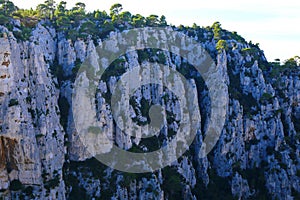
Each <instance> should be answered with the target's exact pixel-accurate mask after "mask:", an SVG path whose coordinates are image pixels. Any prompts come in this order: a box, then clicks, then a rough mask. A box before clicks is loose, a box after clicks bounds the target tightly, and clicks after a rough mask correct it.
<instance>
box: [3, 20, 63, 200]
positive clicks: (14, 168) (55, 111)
mask: <svg viewBox="0 0 300 200" xmlns="http://www.w3.org/2000/svg"><path fill="white" fill-rule="evenodd" d="M1 29H2V31H3V32H6V33H7V34H5V36H4V37H3V38H0V49H1V52H0V60H2V61H3V62H2V65H1V80H0V82H1V84H0V85H1V88H0V91H1V97H0V108H1V118H0V119H1V124H0V125H1V145H0V148H1V179H0V180H1V181H0V189H1V191H5V190H6V189H9V188H10V189H11V190H16V189H17V188H15V187H16V185H15V184H12V183H16V182H18V183H20V184H21V186H20V187H22V188H24V189H26V188H27V187H31V188H32V189H33V191H35V192H34V196H32V197H34V198H46V197H48V198H50V199H56V198H58V199H64V198H65V189H64V182H63V180H62V168H63V163H64V154H65V147H64V131H63V128H62V127H61V125H60V123H59V121H60V117H59V108H58V105H57V99H58V95H59V91H58V90H57V89H56V88H55V86H54V82H53V80H52V78H51V74H50V73H49V64H48V63H47V62H51V61H53V59H54V56H55V54H56V49H55V47H56V46H55V43H54V41H53V35H51V33H50V32H51V31H48V30H47V29H46V28H44V27H43V26H38V27H37V28H36V30H35V31H34V32H33V37H32V40H33V42H28V41H27V42H22V43H17V41H16V39H15V38H14V36H13V35H12V34H11V33H9V32H8V31H7V29H5V28H4V27H1ZM44 43H47V45H45V44H44ZM14 180H15V182H13V181H14ZM1 195H4V196H5V193H4V194H1ZM8 195H10V196H11V198H18V195H20V194H18V193H10V194H8Z"/></svg>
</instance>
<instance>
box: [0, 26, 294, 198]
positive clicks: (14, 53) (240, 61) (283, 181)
mask: <svg viewBox="0 0 300 200" xmlns="http://www.w3.org/2000/svg"><path fill="white" fill-rule="evenodd" d="M0 30H1V32H3V33H4V34H3V37H1V38H0V64H1V65H0V110H1V113H0V131H1V134H0V195H2V196H3V197H5V198H20V196H22V195H25V196H26V195H27V196H29V198H32V199H65V198H73V197H74V195H75V196H76V195H78V194H83V193H84V195H85V196H83V197H82V198H113V199H172V197H173V198H176V197H178V198H179V197H180V198H184V199H197V198H198V199H199V198H202V197H203V198H205V197H207V198H210V199H212V198H213V197H216V196H214V195H218V194H222V195H224V196H223V197H224V198H226V197H228V198H229V197H231V198H234V197H235V198H238V199H246V198H260V197H268V198H271V199H276V198H277V199H293V198H294V199H296V198H297V195H299V193H300V177H299V172H300V160H299V159H300V156H299V154H300V151H299V139H300V137H299V131H300V127H299V123H298V122H299V119H300V80H299V69H296V70H291V71H287V72H285V73H284V74H281V76H280V77H275V78H270V77H269V75H270V74H269V71H270V70H266V65H268V63H267V61H266V59H265V57H264V55H263V53H262V52H261V51H260V50H259V49H258V48H256V47H254V46H253V45H251V44H248V43H246V42H241V41H240V40H236V39H228V40H226V42H227V45H228V49H226V51H225V50H224V51H219V52H217V51H216V50H215V45H216V41H215V39H213V38H211V34H212V33H211V32H209V30H202V29H201V30H198V32H197V31H194V32H193V31H189V32H186V33H185V34H188V35H190V36H191V37H194V38H195V39H197V40H198V41H201V43H202V45H203V47H204V48H205V49H207V50H208V51H209V53H210V54H211V55H212V57H213V58H214V59H215V61H216V66H217V68H216V71H217V73H216V74H218V76H215V77H214V78H213V79H211V80H210V81H215V82H217V81H219V79H223V80H225V83H226V87H227V88H228V95H225V94H219V95H220V98H218V100H219V101H221V102H223V101H228V102H229V105H228V107H227V108H226V110H227V115H226V117H225V125H224V127H223V130H222V132H221V136H220V138H219V141H218V143H217V144H216V146H215V148H214V149H213V150H212V151H211V152H210V153H209V154H208V155H207V156H203V154H202V153H203V152H202V151H201V149H200V147H201V145H202V144H203V143H204V140H205V136H206V135H205V132H206V130H207V127H208V123H209V117H210V114H211V111H210V108H209V107H210V105H211V104H210V103H211V101H210V99H209V96H208V90H207V88H206V87H205V86H204V85H203V83H202V82H201V81H200V78H199V76H197V75H195V71H189V70H187V68H184V66H185V65H187V64H186V60H184V59H182V58H181V57H180V56H176V55H174V54H171V53H170V52H165V51H157V52H154V51H150V50H145V51H144V54H142V53H141V52H140V51H131V52H128V53H126V54H125V55H123V56H122V57H121V58H119V59H118V60H117V61H118V62H119V64H120V63H121V64H120V66H121V67H120V68H118V70H119V71H121V72H122V73H125V72H128V71H134V69H135V68H146V67H147V66H146V65H147V62H146V61H145V60H149V58H151V59H152V60H153V61H155V62H158V61H160V62H164V64H166V65H167V66H168V67H170V68H172V69H176V70H178V71H180V70H181V72H182V73H185V75H186V77H187V79H188V89H187V91H188V92H189V94H191V95H190V96H189V97H190V99H193V100H194V101H195V102H198V104H199V106H198V107H196V108H195V107H189V108H188V109H189V111H191V112H192V113H194V112H195V111H197V109H199V111H200V113H201V117H200V116H199V118H201V121H199V123H197V124H195V127H196V130H197V134H196V138H195V140H194V143H193V144H192V145H191V146H190V147H189V151H188V152H187V153H185V154H184V156H183V157H181V158H180V159H178V160H177V161H175V162H173V163H172V164H171V166H168V167H167V168H165V169H162V170H157V171H155V172H153V173H150V174H140V175H132V174H126V173H120V172H118V171H116V170H112V169H110V168H107V167H106V166H104V165H103V164H101V163H98V162H97V163H94V162H92V161H93V160H92V159H90V158H91V157H92V156H94V155H95V154H96V153H97V151H101V152H103V151H105V152H106V151H109V150H110V149H111V147H112V146H111V144H107V143H106V142H105V140H104V139H103V138H101V135H96V134H94V135H93V137H92V138H89V140H87V141H82V138H81V137H80V135H79V134H80V131H78V128H77V127H76V126H75V123H74V117H75V116H74V113H73V110H72V108H73V107H74V106H75V107H77V108H80V109H84V110H85V111H88V112H87V113H88V114H87V115H84V114H83V115H82V116H80V117H81V118H82V119H86V120H88V119H90V117H91V115H90V113H93V112H94V111H93V110H92V108H89V107H86V106H85V105H80V104H78V105H74V102H73V101H72V97H74V96H73V95H76V94H74V79H75V78H74V76H76V74H75V72H76V70H78V67H79V66H80V64H81V63H82V62H84V61H85V60H86V58H87V57H89V58H90V59H91V60H90V61H91V62H92V63H94V66H95V69H96V71H99V70H105V69H101V65H98V64H97V62H98V59H99V57H98V54H97V50H96V48H97V45H102V44H103V43H102V42H103V41H100V40H98V41H97V44H95V43H94V41H93V40H91V39H90V38H88V39H86V40H83V39H78V40H76V41H71V40H68V39H66V38H65V36H64V34H63V33H57V32H56V30H55V29H53V28H51V27H49V26H46V25H42V23H41V24H38V25H37V27H36V28H35V29H34V30H33V33H32V37H31V38H30V41H18V42H17V40H16V38H15V37H14V35H13V34H12V33H11V32H9V31H8V30H7V29H6V28H5V27H2V26H0ZM226 34H228V33H226ZM117 35H118V34H117V33H111V36H112V37H116V36H117ZM225 36H226V37H229V36H228V35H225ZM118 39H119V41H122V42H124V41H123V40H122V38H118ZM138 39H139V38H138V37H137V40H138ZM114 45H115V44H111V46H110V47H108V48H110V49H112V51H113V50H114V48H115V46H114ZM251 48H252V49H256V50H255V52H251V51H252V50H251V51H249V49H251ZM143 56H144V57H146V58H142V57H143ZM160 59H161V60H160ZM101 62H106V61H105V60H102V61H101ZM154 67H156V68H157V69H158V68H159V65H155V66H154ZM53 68H54V69H56V70H57V69H60V70H61V71H59V72H60V73H61V74H59V75H61V76H62V77H58V74H53V73H52V74H51V73H50V71H51V70H53ZM118 70H116V71H118ZM106 72H107V73H108V74H109V73H111V74H112V75H111V76H110V77H109V78H107V80H102V81H100V82H99V83H97V84H98V85H97V94H96V99H97V109H98V110H97V111H98V112H97V119H98V120H99V121H100V124H101V125H100V128H101V130H102V132H103V133H105V135H106V136H108V138H109V139H110V140H113V141H114V142H115V144H116V145H117V146H118V147H120V148H122V149H124V150H128V151H133V152H134V151H138V152H141V151H144V152H149V151H153V150H154V149H157V148H160V147H161V146H163V144H164V143H165V142H166V141H167V140H168V139H170V138H172V137H173V136H174V135H175V133H176V131H177V130H178V127H179V126H180V123H179V121H180V105H179V103H178V99H176V97H175V95H174V93H172V91H173V92H175V93H176V92H179V93H182V87H181V86H182V83H181V81H180V79H179V78H178V77H176V76H173V77H171V78H170V77H169V76H168V74H169V73H170V72H169V71H164V73H162V74H160V75H161V78H162V79H161V81H162V82H163V81H166V80H167V79H168V80H169V85H167V86H168V87H170V88H172V90H169V91H168V90H165V91H164V95H165V96H163V97H162V96H160V95H159V94H160V92H162V91H163V88H159V87H157V86H155V85H147V86H144V87H141V88H139V89H138V90H136V91H135V92H134V94H133V95H132V97H131V99H130V101H131V104H129V105H128V104H126V102H127V101H129V99H122V101H121V103H120V105H121V107H126V106H128V110H129V111H130V112H129V115H130V116H131V119H132V121H131V123H129V124H126V127H125V131H122V130H121V129H120V128H118V127H117V126H116V122H115V121H116V119H114V118H113V114H112V110H111V107H110V105H109V103H110V100H111V96H110V94H111V93H113V92H114V91H115V90H118V89H119V88H118V87H121V86H120V85H118V81H119V80H120V77H121V76H122V73H119V74H118V72H113V71H106ZM158 72H159V70H157V73H158ZM91 73H94V72H91ZM145 74H146V75H149V72H147V71H145ZM145 74H144V75H145ZM77 75H79V76H80V77H81V79H82V84H84V85H88V84H89V83H90V81H91V79H90V76H91V74H90V72H88V71H86V72H83V73H79V74H77ZM94 75H95V74H94ZM162 82H161V84H162ZM173 82H177V87H173V85H172V83H173ZM227 88H226V91H227ZM79 92H80V91H79ZM82 92H84V91H82ZM123 92H124V94H127V93H126V91H123ZM127 92H128V91H127ZM125 96H126V95H125ZM151 103H152V104H153V105H154V104H159V103H161V104H163V105H164V106H165V108H166V110H165V114H164V116H165V117H166V118H167V119H169V121H168V122H167V123H166V124H165V125H166V126H165V127H164V129H163V130H162V131H161V138H160V139H161V141H159V142H157V143H155V142H149V141H147V140H140V139H135V138H133V137H131V136H130V135H128V134H126V132H133V131H134V132H135V134H139V135H142V134H144V133H148V131H147V130H146V129H145V128H141V127H140V128H138V129H134V127H135V126H134V124H135V123H140V124H147V123H148V121H149V119H151V116H147V114H145V113H146V111H149V110H150V108H149V107H150V105H152V104H151ZM195 104H197V103H195ZM80 106H81V107H80ZM145 107H146V108H147V107H148V108H149V109H148V110H144V109H145ZM199 118H198V119H199ZM191 119H193V118H192V117H191ZM213 120H216V119H213ZM95 141H98V142H99V143H101V142H102V143H101V144H102V145H94V146H92V148H91V149H88V148H87V147H86V145H84V144H85V142H95ZM91 160H92V161H91ZM79 161H80V162H79ZM64 164H65V166H63V165H64ZM63 168H64V170H63ZM63 171H64V179H63ZM218 184H219V185H218ZM170 185H172V187H169V186H170ZM28 188H30V189H32V192H31V193H30V194H27V193H26V191H28ZM170 188H171V189H170ZM26 189H27V190H26ZM224 190H225V193H224ZM77 192H78V193H77ZM221 192H223V193H221ZM30 195H32V196H30ZM225 195H228V196H225ZM76 197H77V198H81V196H76Z"/></svg>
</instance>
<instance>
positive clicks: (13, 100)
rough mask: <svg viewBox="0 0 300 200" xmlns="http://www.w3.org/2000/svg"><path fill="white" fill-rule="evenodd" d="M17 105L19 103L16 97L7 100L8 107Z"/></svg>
mask: <svg viewBox="0 0 300 200" xmlns="http://www.w3.org/2000/svg"><path fill="white" fill-rule="evenodd" d="M17 105H19V101H18V100H17V99H11V100H9V104H8V107H11V106H17Z"/></svg>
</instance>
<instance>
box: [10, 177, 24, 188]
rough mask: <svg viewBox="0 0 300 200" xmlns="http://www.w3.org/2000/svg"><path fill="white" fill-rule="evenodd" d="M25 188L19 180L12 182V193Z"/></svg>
mask: <svg viewBox="0 0 300 200" xmlns="http://www.w3.org/2000/svg"><path fill="white" fill-rule="evenodd" d="M23 188H24V186H23V184H22V183H21V182H20V181H19V180H17V179H15V180H13V181H12V182H10V185H9V189H10V190H12V191H18V190H22V189H23Z"/></svg>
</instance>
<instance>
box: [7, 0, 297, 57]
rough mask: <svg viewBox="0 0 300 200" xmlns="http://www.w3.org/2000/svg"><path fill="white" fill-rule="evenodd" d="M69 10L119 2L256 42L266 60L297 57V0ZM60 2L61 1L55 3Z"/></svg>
mask: <svg viewBox="0 0 300 200" xmlns="http://www.w3.org/2000/svg"><path fill="white" fill-rule="evenodd" d="M11 1H12V2H14V4H15V5H17V6H18V7H19V8H31V7H32V8H35V7H36V5H38V4H40V3H43V2H44V0H29V1H27V0H11ZM64 1H66V2H67V5H68V6H69V7H72V6H73V5H74V4H75V3H76V2H79V1H80V2H83V3H85V4H86V8H87V10H88V11H93V10H97V9H99V10H106V11H107V12H108V13H109V8H110V6H111V5H113V4H115V3H120V4H122V6H123V10H124V11H125V10H126V11H129V12H131V13H132V14H141V15H143V16H149V15H150V14H156V15H159V16H160V15H165V16H166V19H167V22H168V23H169V24H172V25H180V24H183V25H188V26H191V25H192V24H193V23H196V24H197V25H199V26H204V27H205V26H211V25H212V24H213V23H214V22H216V21H219V22H220V23H221V24H222V28H223V29H227V30H229V31H236V32H237V33H238V34H239V35H241V36H242V37H244V38H245V39H246V40H247V41H250V40H251V41H252V42H253V43H259V44H260V48H261V49H262V50H264V53H265V55H266V57H267V59H268V61H274V59H276V58H279V59H281V61H284V60H285V59H288V58H291V57H294V56H296V55H299V56H300V1H297V0H285V1H278V0H272V1H271V0H252V1H243V0H215V1H211V0H180V1H178V0H172V1H171V0H113V1H112V0H64ZM56 2H60V0H56Z"/></svg>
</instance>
